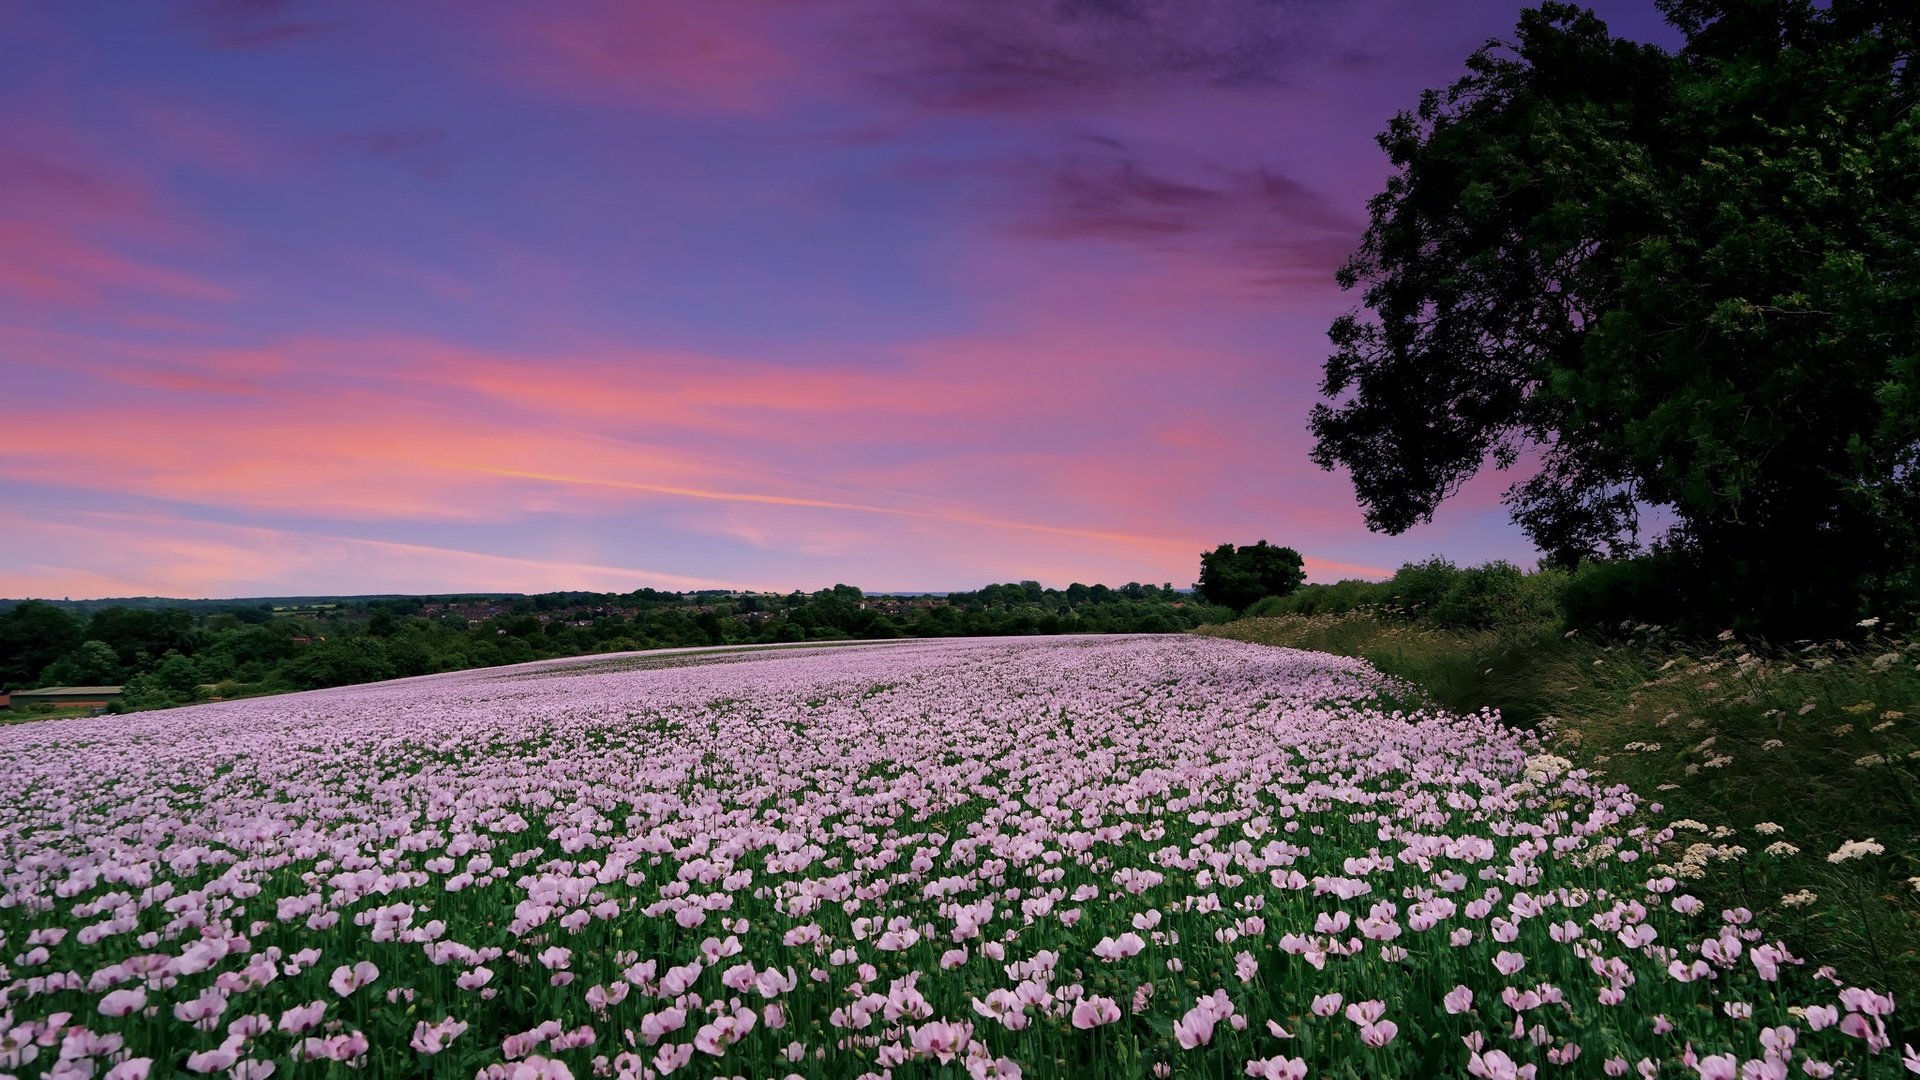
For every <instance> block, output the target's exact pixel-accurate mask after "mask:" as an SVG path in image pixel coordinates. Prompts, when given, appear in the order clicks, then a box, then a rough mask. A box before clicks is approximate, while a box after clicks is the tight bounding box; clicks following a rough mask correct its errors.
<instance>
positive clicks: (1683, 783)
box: [1195, 611, 1920, 1001]
mask: <svg viewBox="0 0 1920 1080" xmlns="http://www.w3.org/2000/svg"><path fill="white" fill-rule="evenodd" d="M1875 629H1880V628H1875ZM1195 632H1196V633H1200V634H1207V635H1212V636H1218V637H1226V638H1232V639H1235V640H1239V641H1250V642H1256V643H1260V644H1267V645H1278V646H1286V647H1290V648H1301V649H1314V650H1321V651H1326V652H1332V653H1338V654H1342V655H1347V656H1358V657H1363V658H1365V659H1366V660H1368V661H1369V662H1370V663H1372V664H1373V665H1374V666H1376V667H1378V668H1379V669H1381V670H1382V671H1384V672H1387V673H1388V674H1392V675H1397V676H1400V677H1402V678H1404V679H1407V680H1409V681H1411V682H1413V683H1414V684H1416V685H1417V686H1419V687H1421V688H1422V692H1423V693H1424V694H1425V696H1426V698H1427V700H1428V701H1430V702H1431V703H1432V704H1435V705H1439V706H1443V707H1446V708H1449V709H1454V710H1461V711H1468V710H1475V709H1479V708H1481V707H1483V706H1485V707H1492V708H1496V709H1499V710H1500V711H1501V713H1502V714H1503V715H1504V716H1505V717H1507V718H1508V719H1509V720H1512V721H1514V722H1516V723H1520V724H1525V725H1532V726H1537V727H1538V728H1539V729H1540V730H1541V731H1542V733H1543V734H1545V735H1546V736H1547V739H1548V742H1549V744H1550V745H1551V746H1553V747H1554V748H1555V750H1556V752H1558V753H1560V754H1562V755H1564V756H1566V757H1568V758H1571V759H1572V760H1574V761H1575V762H1577V763H1579V764H1582V765H1585V766H1587V767H1589V768H1591V769H1593V770H1595V771H1596V772H1599V773H1601V774H1603V775H1604V776H1605V777H1607V778H1610V779H1613V780H1617V781H1620V782H1623V783H1626V784H1629V785H1631V786H1632V787H1633V788H1634V789H1635V790H1637V791H1641V792H1644V793H1646V794H1647V795H1649V796H1650V797H1654V798H1657V799H1659V800H1660V801H1661V802H1662V803H1663V804H1664V808H1663V810H1662V816H1663V818H1664V819H1665V821H1666V822H1667V823H1672V824H1675V825H1677V826H1679V830H1680V831H1679V835H1678V837H1677V839H1676V840H1675V842H1674V844H1673V845H1671V847H1670V848H1669V850H1668V851H1667V852H1665V863H1664V865H1665V866H1666V867H1667V869H1666V870H1665V871H1664V872H1665V873H1671V874H1673V875H1674V876H1676V877H1681V878H1686V879H1692V880H1691V881H1690V884H1689V887H1690V888H1692V889H1694V890H1695V891H1698V892H1700V893H1701V894H1702V896H1703V897H1705V898H1708V899H1710V900H1712V901H1715V902H1717V903H1719V904H1720V905H1721V906H1723V907H1728V908H1731V907H1735V906H1743V907H1747V908H1749V909H1752V910H1754V911H1756V912H1761V911H1764V912H1765V913H1766V915H1767V916H1768V919H1769V925H1771V926H1774V927H1778V928H1780V929H1781V930H1782V931H1784V932H1786V933H1788V934H1789V935H1790V937H1789V939H1788V944H1789V945H1791V946H1794V951H1795V952H1796V953H1801V954H1806V955H1817V956H1820V957H1822V958H1823V959H1825V960H1828V961H1830V962H1832V963H1834V964H1836V965H1837V966H1839V967H1840V968H1841V969H1842V972H1843V974H1845V975H1846V976H1847V977H1849V978H1853V979H1857V980H1860V981H1862V982H1865V983H1868V984H1872V985H1878V986H1883V987H1886V988H1888V989H1890V990H1893V991H1895V993H1896V995H1897V996H1898V997H1899V998H1900V999H1901V1000H1903V1001H1920V642H1915V641H1912V640H1907V639H1905V638H1902V637H1895V636H1875V637H1870V638H1868V639H1867V640H1865V641H1864V642H1853V643H1837V642H1829V643H1799V644H1796V645H1794V646H1791V647H1779V648H1769V647H1763V646H1760V645H1756V644H1753V643H1745V642H1739V641H1735V640H1732V639H1730V638H1729V639H1727V640H1709V641H1707V642H1705V643H1687V642H1682V641H1677V640H1673V639H1671V638H1669V637H1667V636H1666V635H1665V634H1663V633H1662V632H1661V631H1660V630H1658V629H1656V628H1649V627H1644V626H1642V627H1638V628H1637V629H1634V630H1631V631H1627V632H1624V633H1623V634H1621V635H1620V636H1618V637H1616V638H1614V639H1611V640H1597V639H1595V638H1593V637H1591V636H1590V635H1583V634H1580V633H1577V632H1575V633H1571V634H1569V633H1566V632H1563V631H1560V630H1559V629H1558V627H1557V626H1556V625H1554V624H1552V623H1549V622H1544V621H1543V622H1535V623H1532V624H1530V625H1527V626H1524V627H1520V628H1514V627H1508V628H1504V629H1484V630H1466V629H1445V628H1440V627H1435V626H1432V625H1427V624H1424V623H1422V622H1420V621H1417V620H1407V619H1401V618H1395V617H1390V616H1389V617H1382V616H1380V615H1377V614H1375V613H1371V612H1366V611H1350V612H1345V613H1341V614H1319V615H1300V614H1288V615H1279V616H1273V617H1264V618H1261V617H1256V618H1247V619H1241V620H1239V621H1236V622H1232V623H1228V624H1225V625H1221V626H1213V627H1203V628H1201V629H1200V630H1197V631H1195ZM1869 840H1871V841H1872V843H1871V844H1867V843H1865V842H1866V841H1869ZM1876 849H1877V850H1876Z"/></svg>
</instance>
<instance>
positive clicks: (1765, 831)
mask: <svg viewBox="0 0 1920 1080" xmlns="http://www.w3.org/2000/svg"><path fill="white" fill-rule="evenodd" d="M1753 831H1754V832H1757V833H1759V834H1760V835H1761V836H1772V835H1773V834H1774V833H1777V832H1784V831H1785V830H1784V829H1782V828H1781V827H1780V826H1779V825H1778V824H1776V823H1774V822H1771V821H1763V822H1761V823H1760V824H1758V825H1755V826H1754V827H1753Z"/></svg>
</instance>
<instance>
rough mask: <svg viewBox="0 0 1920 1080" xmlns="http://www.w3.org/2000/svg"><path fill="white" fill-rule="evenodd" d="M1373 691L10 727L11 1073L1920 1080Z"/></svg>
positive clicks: (1877, 1038) (1615, 810)
mask: <svg viewBox="0 0 1920 1080" xmlns="http://www.w3.org/2000/svg"><path fill="white" fill-rule="evenodd" d="M1396 696H1397V694H1396V687H1394V686H1392V685H1389V684H1388V682H1387V680H1385V679H1383V677H1382V676H1380V675H1379V674H1378V673H1376V672H1374V671H1373V670H1372V669H1370V668H1369V667H1367V666H1366V665H1365V664H1364V663H1363V662H1361V661H1357V660H1349V659H1343V658H1337V657H1332V656H1328V655H1325V654H1318V653H1306V652H1297V651H1292V650H1286V649H1274V648H1266V647H1261V646H1254V645H1246V644H1241V643H1237V642H1231V641H1222V640H1213V639H1200V638H1190V637H1151V638H1110V637H1109V638H1097V639H1044V640H1034V639H1027V640H1021V641H1005V640H1000V641H994V640H979V639H974V640H964V641H953V642H938V643H918V642H916V643H907V644H894V645H884V646H859V647H842V648H833V649H807V650H798V651H792V652H784V653H772V652H769V653H737V654H725V655H710V656H699V655H695V656H688V657H678V658H655V659H652V660H647V661H633V662H607V661H599V662H588V663H584V664H583V663H579V662H559V663H554V664H547V665H535V666H527V667H522V668H516V669H495V670H490V671H478V672H466V673H461V674H457V675H449V676H433V677H429V678H426V679H417V680H409V681H405V682H398V683H387V684H378V685H374V686H367V687H351V688H345V689H340V690H333V691H322V692H317V693H312V694H304V695H296V696H290V697H283V698H272V699H258V700H253V701H244V702H234V703H230V704H226V705H209V706H202V707H198V708H193V709H186V710H174V711H168V712H164V713H151V714H135V715H132V716H127V717H121V718H106V719H98V720H87V721H62V722H53V723H45V724H31V725H22V726H19V727H14V728H9V729H5V730H4V731H0V769H4V774H5V776H6V778H7V785H6V787H5V789H4V791H0V961H4V966H0V1073H4V1074H9V1075H17V1076H35V1075H47V1076H108V1077H113V1078H116V1080H118V1078H129V1077H145V1076H154V1077H160V1076H174V1075H177V1074H188V1075H191V1074H218V1075H230V1076H236V1077H264V1076H269V1075H279V1076H302V1077H304V1076H325V1075H338V1076H443V1075H444V1076H461V1077H467V1076H476V1075H478V1076H484V1077H516V1078H534V1077H565V1076H576V1077H586V1076H659V1075H669V1074H670V1075H674V1076H693V1077H708V1076H736V1075H737V1076H753V1077H766V1076H781V1075H799V1076H808V1077H812V1076H824V1077H851V1076H860V1075H867V1074H871V1075H879V1076H885V1075H892V1076H898V1077H912V1076H933V1075H960V1074H962V1073H965V1074H970V1075H972V1076H974V1077H988V1076H1000V1077H1008V1076H1019V1075H1023V1074H1024V1075H1026V1076H1029V1077H1039V1076H1069V1075H1070V1076H1103V1077H1104V1076H1118V1077H1128V1076H1143V1077H1229V1076H1231V1077H1241V1076H1252V1077H1287V1078H1300V1077H1306V1076H1332V1077H1390V1076H1408V1077H1436V1076H1472V1077H1476V1078H1481V1080H1514V1078H1520V1077H1527V1078H1533V1077H1536V1076H1538V1077H1542V1078H1545V1077H1551V1076H1569V1077H1572V1076H1601V1075H1604V1076H1639V1077H1654V1076H1700V1077H1707V1078H1726V1080H1734V1078H1738V1080H1750V1078H1764V1077H1785V1076H1788V1075H1790V1074H1792V1075H1806V1076H1812V1077H1824V1076H1896V1075H1901V1074H1903V1073H1905V1072H1908V1071H1913V1072H1920V1057H1917V1056H1916V1055H1915V1054H1914V1053H1913V1052H1912V1051H1911V1050H1904V1048H1903V1047H1902V1046H1900V1045H1898V1040H1896V1039H1893V1038H1892V1037H1891V1036H1890V1034H1889V1027H1890V1025H1896V1024H1897V1023H1898V1020H1897V1018H1896V1017H1894V1015H1893V1002H1892V1000H1891V999H1890V998H1887V997H1885V996H1883V995H1880V994H1878V993H1875V992H1874V991H1872V990H1870V989H1865V988H1859V987H1852V986H1846V985H1843V984H1842V983H1841V982H1840V981H1839V980H1837V979H1835V978H1834V977H1833V976H1832V973H1831V972H1830V971H1828V970H1827V969H1824V968H1822V967H1821V966H1820V964H1819V960H1818V958H1807V959H1803V958H1800V957H1796V956H1793V955H1791V954H1789V953H1788V952H1787V951H1786V949H1785V948H1784V947H1783V946H1781V945H1779V944H1778V943H1777V942H1776V941H1774V940H1772V939H1771V937H1770V936H1769V934H1768V933H1767V928H1766V927H1765V926H1763V925H1760V924H1758V923H1757V922H1756V921H1755V920H1754V919H1753V917H1752V915H1751V914H1750V913H1749V912H1746V911H1744V910H1732V911H1716V910H1711V909H1710V908H1708V907H1706V906H1705V905H1703V904H1701V902H1700V901H1698V900H1697V899H1695V898H1694V897H1692V896H1690V895H1688V892H1687V888H1686V884H1685V883H1684V882H1682V881H1676V880H1675V879H1674V878H1672V877H1668V876H1661V875H1658V874H1657V873H1655V872H1653V871H1651V869H1650V867H1651V865H1652V864H1653V863H1654V862H1655V861H1657V860H1655V859H1654V858H1653V857H1652V855H1653V853H1654V852H1656V851H1657V850H1658V848H1659V845H1661V844H1663V843H1665V842H1667V841H1669V840H1671V838H1672V836H1673V832H1672V828H1671V823H1670V822H1669V821H1667V820H1666V819H1665V818H1664V817H1663V815H1662V813H1661V808H1660V807H1659V806H1658V804H1655V803H1649V802H1647V801H1645V800H1643V799H1642V798H1641V797H1640V796H1639V795H1637V794H1636V793H1634V792H1632V791H1629V790H1626V789H1625V788H1623V787H1617V786H1614V787H1609V786H1603V785H1602V784H1601V783H1599V782H1598V781H1596V780H1594V779H1592V778H1590V777H1589V776H1588V775H1587V774H1586V773H1584V772H1583V771H1582V770H1580V769H1577V768H1574V767H1572V765H1571V763H1570V762H1567V761H1566V760H1564V759H1561V758H1557V757H1554V756H1552V755H1550V754H1547V753H1545V752H1543V751H1542V749H1541V748H1540V746H1538V745H1537V744H1536V743H1534V742H1532V741H1531V739H1530V737H1529V736H1526V735H1524V734H1522V733H1519V732H1515V731H1512V730H1509V729H1507V728H1504V727H1502V726H1501V725H1500V724H1499V722H1498V721H1497V719H1496V718H1495V717H1493V716H1491V715H1484V714H1483V715H1468V716H1450V715H1442V714H1434V713H1429V712H1415V713H1411V714H1409V713H1404V712H1401V711H1397V710H1396V709H1395V708H1394V706H1393V701H1394V700H1395V698H1396ZM1903 1050H1904V1052H1903Z"/></svg>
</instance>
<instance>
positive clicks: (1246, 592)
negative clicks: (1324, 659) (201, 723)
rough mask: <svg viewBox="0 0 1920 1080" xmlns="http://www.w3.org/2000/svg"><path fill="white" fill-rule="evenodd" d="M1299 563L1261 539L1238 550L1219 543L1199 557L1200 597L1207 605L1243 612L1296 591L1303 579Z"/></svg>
mask: <svg viewBox="0 0 1920 1080" xmlns="http://www.w3.org/2000/svg"><path fill="white" fill-rule="evenodd" d="M1303 563H1304V560H1303V559H1302V558H1301V557H1300V553H1299V552H1297V551H1295V550H1293V549H1292V548H1290V547H1278V546H1276V545H1274V544H1269V543H1267V542H1266V541H1265V540H1262V541H1260V542H1258V543H1254V544H1247V545H1245V546H1242V547H1235V546H1233V545H1232V544H1221V545H1220V546H1219V547H1217V548H1214V549H1213V550H1212V551H1207V552H1202V553H1201V555H1200V581H1199V591H1200V596H1201V598H1202V599H1204V600H1206V602H1207V603H1209V604H1220V605H1222V606H1224V607H1230V608H1232V609H1233V610H1235V611H1245V610H1247V609H1248V608H1249V607H1252V606H1253V605H1254V603H1255V602H1256V601H1259V600H1262V599H1265V598H1266V597H1269V596H1285V595H1287V594H1288V593H1290V592H1292V591H1293V590H1295V589H1297V588H1299V587H1300V583H1301V582H1303V581H1305V580H1306V578H1307V575H1306V572H1305V571H1304V570H1303V569H1302V566H1303Z"/></svg>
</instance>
